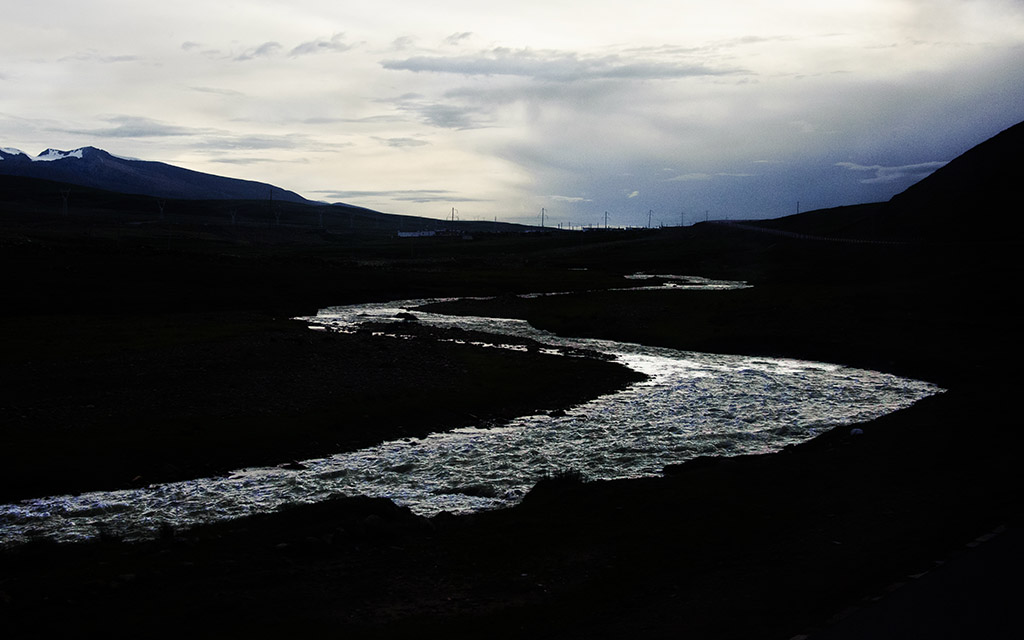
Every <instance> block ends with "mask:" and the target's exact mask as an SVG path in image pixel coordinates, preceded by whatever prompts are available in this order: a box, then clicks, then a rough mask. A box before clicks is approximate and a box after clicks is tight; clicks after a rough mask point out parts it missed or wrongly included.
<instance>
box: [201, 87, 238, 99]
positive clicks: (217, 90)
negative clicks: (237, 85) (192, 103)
mask: <svg viewBox="0 0 1024 640" xmlns="http://www.w3.org/2000/svg"><path fill="white" fill-rule="evenodd" d="M190 89H192V90H193V91H197V92H199V93H212V94H215V95H220V96H230V97H234V98H237V97H241V96H244V95H245V94H244V93H242V92H241V91H235V90H233V89H221V88H218V87H190Z"/></svg>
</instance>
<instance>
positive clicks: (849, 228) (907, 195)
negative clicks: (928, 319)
mask: <svg viewBox="0 0 1024 640" xmlns="http://www.w3.org/2000/svg"><path fill="white" fill-rule="evenodd" d="M1022 175H1024V122H1021V123H1018V124H1016V125H1014V126H1012V127H1010V128H1009V129H1006V130H1005V131H1002V132H1001V133H999V134H997V135H995V136H993V137H992V138H989V139H988V140H986V141H985V142H982V143H981V144H979V145H977V146H975V147H972V148H971V149H969V150H968V151H966V152H964V153H963V154H961V155H959V156H957V157H956V158H955V159H953V160H952V161H950V162H949V163H948V164H946V165H945V166H944V167H942V168H940V169H938V170H937V171H935V172H934V173H932V174H931V175H929V176H928V177H926V178H924V179H923V180H921V181H919V182H917V183H915V184H913V185H912V186H910V187H909V188H907V189H906V190H904V191H903V192H901V193H899V194H897V195H895V196H893V197H892V198H891V199H890V200H889V201H888V202H875V203H869V204H861V205H853V206H846V207H835V208H832V209H819V210H816V211H808V212H805V213H800V214H796V215H791V216H785V217H783V218H777V219H775V220H766V221H751V222H750V223H749V225H746V226H751V225H753V226H756V227H760V228H765V229H771V230H774V231H777V232H783V233H786V234H796V235H805V236H813V237H828V238H835V239H865V240H907V241H914V240H933V241H951V240H985V241H993V240H995V241H999V240H1006V239H1010V238H1011V237H1012V238H1016V237H1019V235H1020V234H1021V232H1022V231H1024V220H1022V219H1021V212H1024V187H1022V183H1021V176H1022Z"/></svg>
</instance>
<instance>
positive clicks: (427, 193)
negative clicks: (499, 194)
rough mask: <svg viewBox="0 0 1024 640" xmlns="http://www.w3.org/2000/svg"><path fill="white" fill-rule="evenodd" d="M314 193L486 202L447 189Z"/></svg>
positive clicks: (342, 197)
mask: <svg viewBox="0 0 1024 640" xmlns="http://www.w3.org/2000/svg"><path fill="white" fill-rule="evenodd" d="M313 193H317V194H320V195H323V196H324V197H327V198H337V199H339V200H355V199H366V198H386V199H389V200H394V201H396V202H414V203H418V204H425V203H432V202H486V200H484V199H482V198H470V197H465V196H458V195H456V194H455V192H454V191H448V190H445V189H398V190H381V191H339V190H321V191H314V192H313Z"/></svg>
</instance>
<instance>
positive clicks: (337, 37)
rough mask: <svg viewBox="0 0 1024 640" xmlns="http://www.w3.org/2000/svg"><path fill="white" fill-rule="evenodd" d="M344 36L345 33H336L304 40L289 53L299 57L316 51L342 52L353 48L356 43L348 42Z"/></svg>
mask: <svg viewBox="0 0 1024 640" xmlns="http://www.w3.org/2000/svg"><path fill="white" fill-rule="evenodd" d="M344 38H345V34H344V33H336V34H334V35H333V36H331V37H330V38H319V39H317V40H310V41H309V42H303V43H302V44H300V45H299V46H297V47H295V48H294V49H292V51H291V53H290V54H288V55H290V56H292V57H297V56H305V55H310V54H314V53H342V52H345V51H349V50H351V49H353V48H354V47H355V45H354V44H348V43H346V42H345V41H344Z"/></svg>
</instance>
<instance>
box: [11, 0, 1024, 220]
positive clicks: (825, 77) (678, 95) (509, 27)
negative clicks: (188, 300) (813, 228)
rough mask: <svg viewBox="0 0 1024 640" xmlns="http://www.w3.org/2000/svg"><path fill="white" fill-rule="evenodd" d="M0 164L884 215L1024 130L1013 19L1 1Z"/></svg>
mask: <svg viewBox="0 0 1024 640" xmlns="http://www.w3.org/2000/svg"><path fill="white" fill-rule="evenodd" d="M2 2H3V4H4V5H5V6H4V7H3V15H4V19H3V24H2V26H0V146H3V147H14V148H18V149H21V150H23V151H25V152H27V153H30V154H33V155H35V154H39V153H41V152H42V151H43V150H44V149H47V148H51V147H52V148H56V149H62V150H72V149H76V148H79V147H83V146H95V147H98V148H101V149H105V150H107V151H109V152H111V153H114V154H116V155H121V156H127V157H133V158H140V159H144V160H157V161H162V162H168V163H170V164H175V165H178V166H182V167H187V168H189V169H194V170H197V171H205V172H209V173H215V174H218V175H227V176H231V177H236V178H244V179H249V180H258V181H261V182H268V183H271V184H275V185H277V186H280V187H284V188H286V189H290V190H292V191H296V192H298V193H300V194H301V195H303V196H305V197H307V198H310V199H313V200H323V201H329V202H346V203H349V204H354V205H359V206H365V207H369V208H372V209H376V210H378V211H386V212H391V213H404V214H410V215H418V216H427V217H433V218H446V217H451V216H452V213H453V210H454V214H455V216H456V217H457V218H458V219H461V220H494V219H497V220H501V221H507V222H522V223H527V224H540V222H541V214H542V210H543V214H544V219H545V224H547V225H548V226H557V225H561V226H563V228H568V227H573V228H576V227H580V226H596V225H603V224H604V223H605V219H606V212H607V220H608V224H609V225H611V226H647V225H648V224H649V223H650V224H651V225H653V226H658V225H678V224H692V223H694V222H697V221H700V220H704V219H705V218H710V219H750V218H774V217H779V216H783V215H788V214H791V213H795V212H796V211H798V210H799V211H807V210H811V209H817V208H824V207H830V206H839V205H846V204H856V203H861V202H873V201H879V200H886V199H888V198H890V197H891V196H892V195H894V194H896V193H899V192H900V191H902V190H903V189H905V188H907V187H908V186H910V185H911V184H913V183H914V182H916V181H918V180H920V179H921V178H923V177H924V176H926V175H928V174H929V173H930V172H932V171H934V170H935V169H937V168H938V167H940V166H942V165H943V164H944V163H945V162H948V161H949V160H951V159H953V158H954V157H956V156H957V155H959V154H960V153H962V152H964V151H966V150H967V149H969V148H970V147H972V146H974V145H975V144H978V143H980V142H982V141H984V140H985V139H987V138H989V137H991V136H993V135H995V134H996V133H998V132H999V131H1001V130H1003V129H1006V128H1007V127H1009V126H1011V125H1013V124H1016V123H1017V122H1019V121H1022V120H1024V0H859V1H857V2H851V1H844V0H838V1H836V2H821V1H820V0H779V1H776V2H772V3H767V2H763V1H762V0H719V1H718V2H713V3H712V2H707V1H706V0H701V1H695V0H674V1H659V0H630V1H629V2H621V1H608V0H589V1H588V2H586V3H581V2H578V1H576V0H573V1H572V2H569V1H566V0H519V1H518V2H516V3H514V4H509V5H507V6H500V5H486V4H485V3H480V2H478V1H472V2H471V1H469V0H433V1H432V2H429V3H427V2H413V1H411V0H377V1H376V2H372V3H347V2H337V1H336V0H288V1H287V2H277V1H271V0H262V1H241V0H234V1H232V0H223V1H218V2H210V1H209V0H204V1H203V2H199V1H196V0H176V1H175V2H166V3H148V2H146V3H143V2H138V1H137V0H94V1H90V0H37V1H35V2H23V1H21V0H2Z"/></svg>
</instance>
